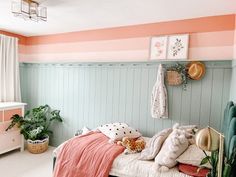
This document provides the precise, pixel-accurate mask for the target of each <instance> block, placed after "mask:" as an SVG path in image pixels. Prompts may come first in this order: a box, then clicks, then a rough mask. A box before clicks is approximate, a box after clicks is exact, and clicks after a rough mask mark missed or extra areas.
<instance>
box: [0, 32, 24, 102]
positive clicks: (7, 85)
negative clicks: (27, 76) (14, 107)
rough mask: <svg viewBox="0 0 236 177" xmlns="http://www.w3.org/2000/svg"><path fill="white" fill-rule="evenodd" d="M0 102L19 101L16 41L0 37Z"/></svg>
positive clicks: (7, 37)
mask: <svg viewBox="0 0 236 177" xmlns="http://www.w3.org/2000/svg"><path fill="white" fill-rule="evenodd" d="M0 84H1V85H0V102H8V101H21V94H20V76H19V63H18V39H17V38H14V37H9V36H5V35H0Z"/></svg>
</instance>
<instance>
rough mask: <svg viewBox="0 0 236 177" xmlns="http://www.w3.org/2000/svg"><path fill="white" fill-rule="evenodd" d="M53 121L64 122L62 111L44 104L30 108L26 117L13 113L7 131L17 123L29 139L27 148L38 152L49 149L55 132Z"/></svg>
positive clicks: (32, 151)
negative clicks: (52, 128)
mask: <svg viewBox="0 0 236 177" xmlns="http://www.w3.org/2000/svg"><path fill="white" fill-rule="evenodd" d="M53 122H62V118H61V116H60V111H59V110H52V109H51V108H50V106H48V105H44V106H39V107H37V108H33V109H31V110H28V111H27V112H26V113H25V116H24V117H22V116H20V115H18V114H15V115H13V116H12V118H11V124H10V125H9V127H8V128H7V129H6V131H8V130H9V129H11V128H13V127H14V126H15V125H17V126H18V127H19V128H20V132H21V134H23V136H24V138H25V139H26V140H27V149H28V150H29V151H30V152H31V153H35V154H38V153H43V152H45V151H46V150H47V149H48V142H49V135H50V134H52V133H53V132H52V131H51V130H50V126H51V124H52V123H53Z"/></svg>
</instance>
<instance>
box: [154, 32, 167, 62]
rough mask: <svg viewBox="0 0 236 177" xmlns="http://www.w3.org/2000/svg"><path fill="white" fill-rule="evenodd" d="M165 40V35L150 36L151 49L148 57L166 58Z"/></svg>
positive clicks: (155, 58)
mask: <svg viewBox="0 0 236 177" xmlns="http://www.w3.org/2000/svg"><path fill="white" fill-rule="evenodd" d="M167 42H168V37H167V36H161V37H152V39H151V51H150V59H151V60H158V59H159V60H161V59H166V55H167Z"/></svg>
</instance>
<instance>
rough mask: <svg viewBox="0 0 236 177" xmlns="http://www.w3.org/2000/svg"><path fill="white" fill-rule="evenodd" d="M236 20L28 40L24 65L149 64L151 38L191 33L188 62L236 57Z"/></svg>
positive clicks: (191, 21)
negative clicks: (99, 62) (92, 62)
mask: <svg viewBox="0 0 236 177" xmlns="http://www.w3.org/2000/svg"><path fill="white" fill-rule="evenodd" d="M235 24H236V17H235V15H223V16H213V17H204V18H197V19H188V20H179V21H171V22H161V23H153V24H145V25H135V26H128V27H119V28H110V29H100V30H90V31H81V32H71V33H64V34H55V35H46V36H35V37H28V38H26V40H25V41H24V42H22V43H21V44H20V46H19V51H20V61H22V62H58V61H60V62H73V61H149V48H150V46H149V45H150V39H151V36H159V35H171V34H182V33H189V34H190V48H189V57H188V58H189V59H192V60H222V59H224V60H227V59H229V60H230V59H232V58H236V57H235V56H236V51H235V52H234V49H235V48H236V35H235V33H236V26H235ZM235 50H236V49H235Z"/></svg>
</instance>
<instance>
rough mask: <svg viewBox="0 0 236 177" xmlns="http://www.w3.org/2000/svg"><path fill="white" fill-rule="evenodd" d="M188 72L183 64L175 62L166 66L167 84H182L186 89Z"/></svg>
mask: <svg viewBox="0 0 236 177" xmlns="http://www.w3.org/2000/svg"><path fill="white" fill-rule="evenodd" d="M188 79H189V77H188V72H187V68H186V66H185V65H182V64H180V63H176V64H175V65H173V66H171V67H169V68H167V82H168V84H169V85H180V84H183V89H184V90H186V89H187V84H188Z"/></svg>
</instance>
